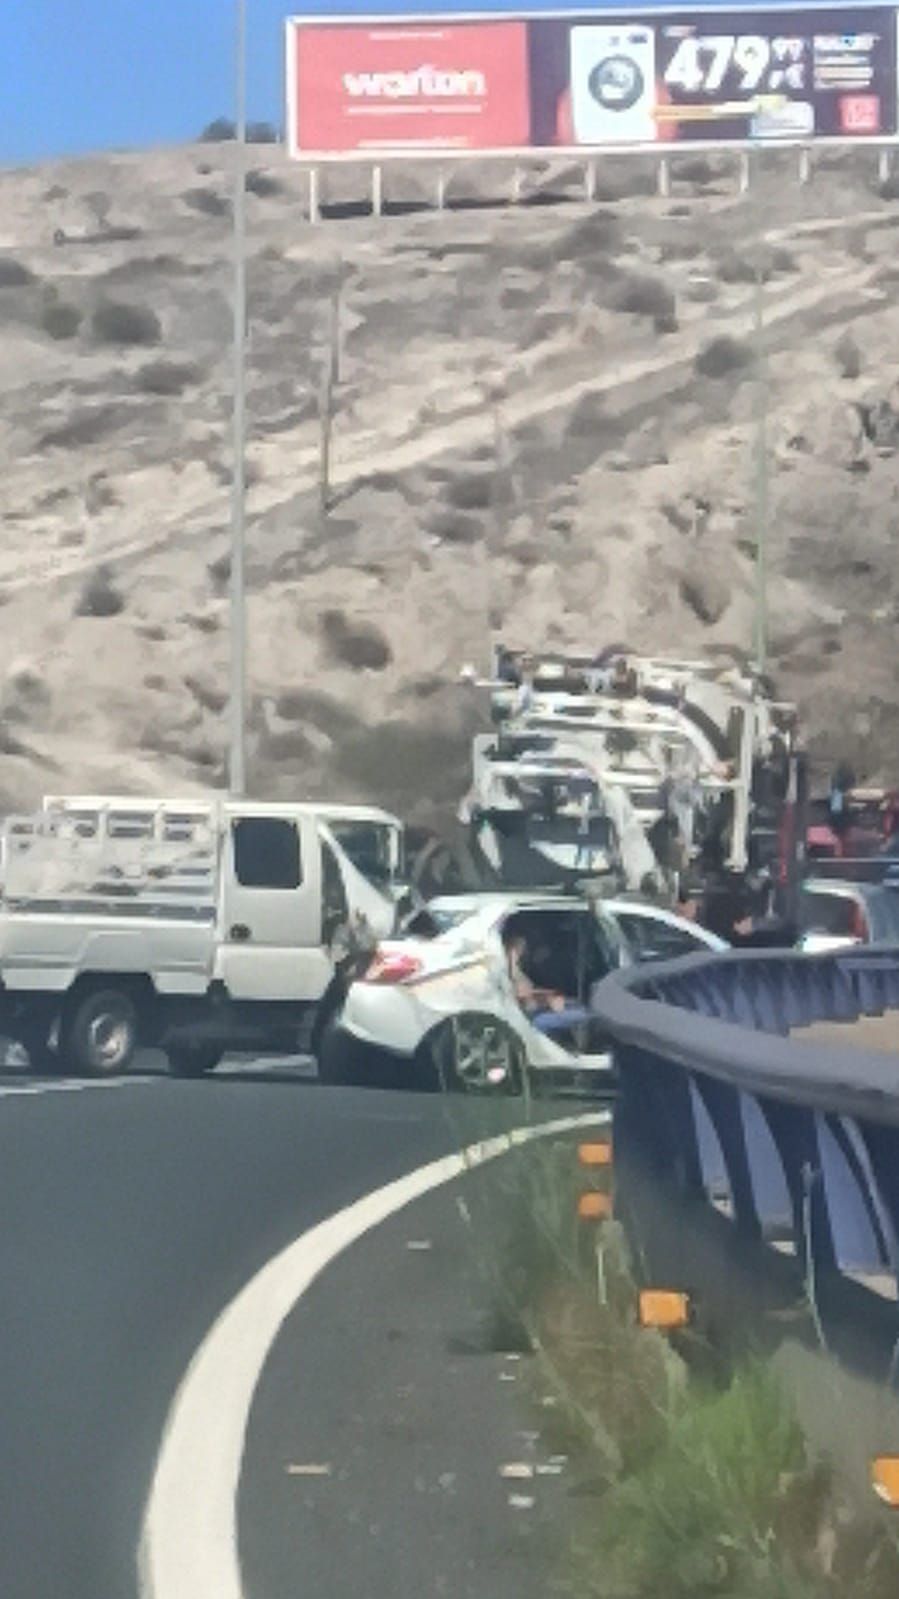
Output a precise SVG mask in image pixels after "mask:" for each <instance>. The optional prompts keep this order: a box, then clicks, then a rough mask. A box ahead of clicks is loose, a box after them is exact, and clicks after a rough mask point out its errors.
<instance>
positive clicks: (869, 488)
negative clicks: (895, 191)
mask: <svg viewBox="0 0 899 1599" xmlns="http://www.w3.org/2000/svg"><path fill="white" fill-rule="evenodd" d="M256 154H257V155H258V156H259V158H260V165H259V166H258V167H257V168H255V169H254V175H253V178H252V180H251V187H252V190H253V192H252V193H251V197H250V202H249V203H250V232H251V245H250V266H249V282H250V333H249V340H248V350H247V361H248V375H249V415H250V443H249V475H250V484H251V487H250V492H249V544H248V571H249V582H250V591H251V593H250V630H251V697H252V711H251V723H252V733H251V751H250V756H251V778H252V786H253V789H254V791H255V792H257V793H259V794H262V795H271V796H277V795H289V794H301V795H306V794H309V795H314V794H318V793H322V792H324V791H328V792H331V793H333V794H334V795H335V797H336V796H337V795H343V796H346V797H351V796H359V797H362V796H365V797H371V798H374V799H380V800H383V801H386V802H387V803H390V804H392V805H395V806H399V807H400V808H402V809H403V810H405V811H406V812H407V814H411V815H413V816H415V817H418V818H420V819H422V820H425V819H428V818H429V817H430V816H431V815H432V814H433V813H434V811H435V810H439V809H441V808H444V807H446V806H447V805H448V804H450V803H452V802H454V801H455V799H456V797H457V796H458V794H459V793H460V792H461V790H462V788H463V787H464V784H465V775H466V751H467V743H468V739H469V737H470V733H471V731H472V729H473V727H474V726H476V725H478V722H479V719H480V716H481V714H482V706H481V705H480V703H479V701H478V699H477V695H476V692H475V691H472V690H466V689H463V688H461V687H459V686H458V685H457V683H456V678H457V674H458V669H459V667H460V665H461V664H462V663H463V662H465V661H474V662H475V663H476V664H478V665H479V666H485V665H486V662H487V658H488V640H489V626H490V623H491V621H492V623H493V625H494V627H495V629H496V631H497V633H498V634H499V635H501V636H502V637H504V638H505V639H507V640H508V641H510V642H526V641H529V642H531V643H534V644H541V643H549V642H553V643H559V644H570V645H572V646H575V645H577V646H584V645H589V644H592V643H596V644H597V645H599V644H601V643H603V642H609V641H610V640H611V639H613V638H614V639H616V640H625V641H629V642H630V643H632V644H633V645H634V646H636V647H640V648H653V649H656V650H660V651H661V650H671V649H675V650H677V651H678V652H681V651H684V650H708V649H710V648H717V649H722V650H728V651H730V650H741V649H746V648H747V647H748V646H749V645H750V643H751V638H752V617H753V583H754V566H753V559H754V541H755V537H756V529H757V514H756V505H757V493H758V489H757V484H758V476H759V474H758V471H757V466H756V459H755V443H756V439H757V436H758V426H757V412H758V406H759V396H760V393H761V392H762V391H761V390H760V388H759V385H758V383H757V381H756V377H757V371H758V365H757V361H758V356H759V351H760V350H761V351H762V353H763V357H764V367H765V370H766V373H767V383H766V385H765V389H764V394H765V397H766V399H765V410H766V432H767V443H768V449H767V457H766V460H767V468H768V471H767V476H768V480H769V506H770V530H769V560H770V569H771V583H770V611H771V646H772V666H773V669H774V670H775V672H776V675H777V678H778V682H779V686H780V688H781V690H782V692H783V693H784V694H785V695H792V696H796V697H798V698H799V700H800V702H801V703H802V706H803V709H804V712H805V717H806V722H807V725H808V728H809V732H810V735H811V739H812V744H813V748H814V749H815V751H816V752H817V753H818V754H819V756H820V758H821V759H822V761H827V760H830V759H831V758H833V757H834V756H835V755H836V754H837V753H841V754H842V753H848V754H849V756H850V757H851V758H852V759H853V760H855V761H856V763H857V765H858V767H859V769H860V771H861V772H864V773H865V774H866V775H868V776H870V777H875V776H878V775H888V774H892V775H894V776H895V774H896V768H897V764H899V763H897V761H896V758H895V755H894V744H895V734H896V728H897V721H899V716H897V710H899V697H897V694H896V692H895V689H894V683H893V651H892V644H893V639H894V636H895V634H894V629H895V622H896V614H897V603H899V574H897V562H896V558H895V549H896V538H895V534H896V530H897V489H899V479H897V459H896V450H897V448H899V388H897V387H896V377H897V359H899V311H897V310H896V308H895V303H894V302H895V286H896V282H897V281H899V268H897V267H896V266H895V251H896V241H897V233H899V211H897V209H896V207H895V204H894V203H893V202H892V201H891V200H890V199H889V198H885V197H884V196H882V195H881V194H880V193H879V192H877V189H876V185H875V183H874V173H873V158H872V157H870V156H869V157H864V158H862V157H857V158H853V159H852V160H849V159H848V158H843V159H842V160H840V161H834V160H831V161H830V163H829V165H827V166H824V165H820V164H819V166H818V168H817V170H816V172H815V176H814V180H813V182H812V183H811V184H809V185H807V186H805V187H804V188H800V187H799V186H798V183H797V181H796V176H795V170H794V167H793V165H792V163H788V162H787V161H786V160H784V161H780V160H775V159H774V158H772V159H771V161H770V162H769V164H768V166H767V168H766V170H765V171H763V172H761V173H760V174H759V175H758V177H757V179H756V181H755V183H754V184H753V187H752V189H751V191H750V193H749V195H748V196H746V197H744V198H740V197H739V196H738V195H737V194H736V192H735V182H734V175H733V173H732V172H728V171H727V169H726V168H722V169H720V170H716V169H715V168H714V167H713V166H711V165H710V164H709V163H707V162H705V161H703V160H697V159H696V158H693V159H691V160H690V162H689V163H688V164H687V166H686V167H685V168H684V169H682V173H681V175H680V176H679V177H678V178H677V180H676V183H675V193H674V194H673V195H672V197H671V198H670V199H668V200H667V201H665V200H660V199H658V198H657V197H656V196H655V195H654V194H653V193H651V192H646V191H647V189H648V188H649V182H648V178H649V174H648V173H647V172H646V171H641V169H640V168H639V166H630V167H624V166H620V167H619V166H618V165H617V164H610V165H609V166H608V169H607V171H604V173H603V175H602V192H603V196H604V197H603V199H602V200H601V201H599V202H597V203H596V204H592V205H586V204H585V203H583V202H582V201H579V200H577V199H576V198H572V199H571V200H570V201H569V203H567V204H563V205H554V206H550V205H548V204H546V205H541V206H522V207H515V208H508V209H495V208H494V209H472V210H467V211H460V212H453V213H448V214H446V215H444V216H439V215H436V214H427V215H417V216H393V217H389V218H384V219H382V220H381V221H375V220H372V219H360V218H358V217H357V218H352V217H350V218H346V217H344V218H343V219H341V220H339V221H329V222H326V223H324V224H322V225H321V226H319V227H317V228H311V227H310V226H309V225H308V224H307V223H306V221H305V219H304V216H303V209H302V198H303V192H304V190H303V180H302V175H301V174H300V173H298V172H297V171H296V170H295V169H292V168H290V167H289V166H288V165H287V164H286V163H285V162H283V160H282V159H281V157H280V155H279V154H278V152H273V151H270V150H264V151H259V152H257V153H256ZM230 155H231V152H230V151H229V150H228V149H227V147H206V146H204V147H196V148H188V149H184V150H177V151H170V152H162V153H154V154H148V155H142V156H113V157H105V158H102V159H101V158H98V159H96V160H91V161H81V162H77V163H68V164H58V165H54V166H45V167H43V168H40V169H37V170H34V171H12V172H7V173H5V174H0V328H2V339H0V454H2V468H3V480H4V490H5V492H4V495H3V503H2V513H3V529H4V538H3V542H2V546H0V607H2V614H3V619H4V626H3V629H2V634H0V713H2V723H0V751H2V763H0V805H2V806H4V807H7V806H10V805H22V804H26V803H30V802H32V801H34V800H35V799H36V798H37V797H38V796H39V794H40V793H41V792H42V791H44V790H46V789H48V788H49V789H54V788H66V789H75V788H78V787H87V786H90V787H103V788H113V787H116V788H121V789H125V790H134V789H147V788H149V789H154V790H155V789H159V790H166V789H167V790H170V791H171V790H188V789H194V788H200V787H204V786H207V785H210V784H217V783H220V782H222V780H223V759H224V748H225V719H224V706H225V693H226V688H227V578H228V532H227V528H228V514H229V489H228V471H229V405H230V399H229V394H230V351H229V338H230V311H229V284H230V278H229V264H228V238H229V226H230V217H229V206H228V199H227V195H228V181H229V180H228V172H227V166H228V161H229V159H230ZM254 159H255V156H254ZM263 160H264V162H265V165H264V167H263V166H262V164H261V162H262V161H263ZM577 178H578V175H577V174H576V173H575V172H573V171H569V172H564V171H562V172H556V173H551V174H548V175H547V176H546V177H545V178H544V180H543V183H544V185H550V186H552V187H553V188H554V189H555V190H563V191H564V188H565V185H566V183H567V184H568V185H569V189H570V193H571V195H572V196H576V195H577ZM416 181H417V179H416V175H415V174H413V175H412V177H411V178H410V179H408V180H406V182H407V186H408V185H409V184H411V185H412V187H414V185H415V183H416ZM341 182H342V183H343V184H344V186H345V187H346V188H347V192H351V191H352V187H353V182H354V180H353V177H352V175H347V176H345V177H342V178H341ZM478 182H479V183H480V184H481V185H482V187H484V186H487V187H491V186H494V185H493V184H492V181H491V176H490V175H489V174H486V175H481V176H480V177H479V179H478ZM544 198H546V196H544ZM56 230H62V231H63V233H64V234H65V235H66V239H67V242H65V243H62V244H60V243H54V233H55V232H56ZM763 235H764V236H765V241H764V243H763V244H761V245H760V243H759V241H760V239H762V236H763ZM757 260H758V261H760V262H761V265H762V269H763V273H764V279H765V282H764V288H763V293H762V301H763V304H762V315H763V322H764V327H765V334H764V338H763V340H762V341H761V343H760V342H759V340H758V339H757V337H756V336H755V333H754V326H755V319H756V316H757V310H758V308H757V291H756V288H755V284H754V281H753V280H754V270H755V267H754V263H755V262H756V261H757ZM338 286H340V297H339V304H340V329H341V341H340V342H341V355H340V388H339V410H338V415H337V418H336V422H335V430H334V441H333V473H332V481H333V497H332V504H331V507H330V510H329V512H328V514H327V515H324V516H323V515H322V513H321V511H320V507H319V501H318V487H317V484H318V452H319V424H318V417H317V395H318V389H319V383H320V375H321V371H322V365H323V360H324V351H325V348H326V345H327V341H328V326H329V318H330V316H331V306H332V301H333V298H334V294H335V291H336V290H337V288H338Z"/></svg>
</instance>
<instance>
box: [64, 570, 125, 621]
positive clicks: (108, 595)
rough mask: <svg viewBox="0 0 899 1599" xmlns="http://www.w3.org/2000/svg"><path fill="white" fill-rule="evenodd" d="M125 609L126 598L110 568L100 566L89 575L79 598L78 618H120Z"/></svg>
mask: <svg viewBox="0 0 899 1599" xmlns="http://www.w3.org/2000/svg"><path fill="white" fill-rule="evenodd" d="M124 609H125V600H124V596H123V595H122V593H121V590H120V589H118V588H117V587H116V583H115V579H114V576H113V573H112V570H111V568H110V567H108V566H106V565H101V566H98V567H96V568H95V569H94V571H93V572H91V573H89V575H88V576H87V578H86V579H85V582H84V586H83V588H82V590H81V593H80V595H79V596H78V601H77V604H76V606H75V615H76V616H120V615H121V613H122V611H123V610H124Z"/></svg>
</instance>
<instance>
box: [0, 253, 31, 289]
mask: <svg viewBox="0 0 899 1599" xmlns="http://www.w3.org/2000/svg"><path fill="white" fill-rule="evenodd" d="M34 281H35V277H34V273H33V272H32V271H31V268H30V267H27V266H25V264H24V262H22V261H17V260H16V258H15V256H12V255H0V289H24V288H27V287H28V286H29V285H30V284H32V283H34Z"/></svg>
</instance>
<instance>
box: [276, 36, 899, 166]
mask: <svg viewBox="0 0 899 1599" xmlns="http://www.w3.org/2000/svg"><path fill="white" fill-rule="evenodd" d="M287 86H288V92H287V100H288V119H287V121H288V142H289V147H290V151H291V154H293V155H294V156H297V157H304V158H306V159H308V158H310V157H315V158H316V159H327V158H328V157H344V158H346V157H347V156H351V155H353V154H356V155H359V156H365V155H368V156H375V155H378V154H381V155H383V154H385V153H388V152H403V151H405V152H408V153H410V154H412V153H414V152H415V151H419V152H421V153H435V152H441V151H446V152H447V153H449V154H451V153H452V152H453V151H456V152H459V151H482V152H488V151H492V152H497V153H499V152H509V153H512V152H515V151H519V152H523V151H544V152H546V151H552V150H553V149H559V148H562V147H564V148H566V149H584V150H589V149H595V150H603V149H614V148H615V147H616V146H617V147H622V146H635V145H645V144H659V143H663V142H668V143H674V144H683V143H702V142H718V141H722V140H746V141H756V140H759V141H761V140H777V139H784V138H793V139H802V140H813V139H815V138H823V137H829V138H839V139H857V138H883V139H887V138H891V137H894V136H895V135H896V133H897V12H896V10H895V9H891V8H889V7H886V6H878V7H854V8H852V9H851V10H846V9H841V10H839V11H833V10H826V9H821V10H818V9H810V10H809V9H803V8H800V7H793V8H791V9H789V10H786V9H781V10H763V9H759V8H758V7H757V6H752V7H750V8H744V9H740V10H732V11H719V10H716V11H714V12H711V11H709V10H694V11H676V12H665V13H659V14H650V13H649V12H646V11H644V12H640V11H637V10H635V11H633V12H631V13H630V14H621V15H615V14H610V13H609V12H607V11H598V12H593V13H590V12H585V13H559V12H554V13H545V12H544V13H539V14H538V13H530V14H528V13H523V12H522V13H519V14H517V15H513V16H504V17H499V16H497V15H496V14H492V15H489V16H487V15H485V16H468V17H461V16H456V17H452V16H444V17H431V18H427V17H421V18H409V19H407V20H406V21H402V22H400V21H396V20H384V21H371V20H366V21H346V22H333V21H329V22H324V21H313V20H308V19H306V18H294V19H292V20H291V21H290V22H289V23H288V26H287Z"/></svg>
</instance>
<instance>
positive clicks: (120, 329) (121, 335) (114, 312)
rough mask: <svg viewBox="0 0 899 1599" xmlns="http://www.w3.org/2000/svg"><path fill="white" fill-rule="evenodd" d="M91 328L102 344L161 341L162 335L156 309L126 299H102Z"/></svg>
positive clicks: (155, 342)
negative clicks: (130, 302) (134, 303)
mask: <svg viewBox="0 0 899 1599" xmlns="http://www.w3.org/2000/svg"><path fill="white" fill-rule="evenodd" d="M91 331H92V333H93V335H94V338H95V339H96V340H97V343H98V344H126V345H130V344H136V345H144V344H158V343H159V341H160V339H161V338H162V325H161V323H160V321H159V318H158V316H157V315H156V312H155V311H152V310H151V309H150V307H149V306H146V305H131V304H128V302H127V301H124V300H101V302H100V304H99V305H98V306H97V309H96V310H95V312H94V314H93V316H92V318H91Z"/></svg>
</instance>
